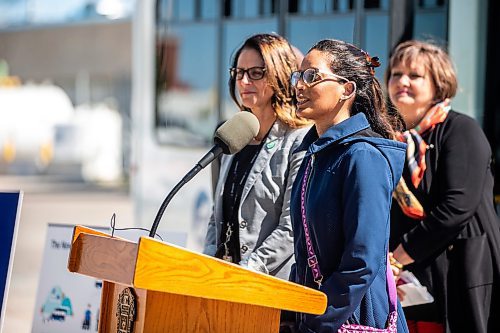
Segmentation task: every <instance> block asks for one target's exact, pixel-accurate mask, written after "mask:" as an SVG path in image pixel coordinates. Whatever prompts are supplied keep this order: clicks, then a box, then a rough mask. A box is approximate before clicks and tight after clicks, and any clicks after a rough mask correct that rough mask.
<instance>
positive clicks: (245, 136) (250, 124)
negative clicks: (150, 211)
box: [149, 111, 260, 238]
mask: <svg viewBox="0 0 500 333" xmlns="http://www.w3.org/2000/svg"><path fill="white" fill-rule="evenodd" d="M259 129H260V124H259V120H258V119H257V117H256V116H255V115H254V114H253V113H251V112H247V111H240V112H238V113H236V114H235V115H234V116H233V117H231V118H230V119H228V120H227V121H226V122H225V123H224V124H222V125H221V126H220V127H219V128H218V129H217V130H216V131H215V135H214V146H213V147H212V149H210V150H209V151H208V153H206V154H205V156H203V157H202V158H201V159H200V160H199V161H198V163H196V165H195V166H194V167H193V168H192V169H191V170H190V171H189V172H188V173H187V174H186V175H185V176H184V177H183V178H182V179H181V181H180V182H179V183H177V185H175V186H174V188H173V189H172V191H170V193H169V194H168V195H167V197H166V198H165V200H164V201H163V203H162V204H161V206H160V209H159V210H158V213H157V214H156V217H155V220H154V222H153V225H152V226H151V230H150V232H149V237H152V238H154V236H155V235H156V230H157V229H158V225H159V224H160V220H161V217H162V216H163V213H164V212H165V209H166V208H167V205H168V204H169V202H170V200H172V198H173V197H174V195H175V194H176V193H177V192H178V191H179V190H180V189H181V187H182V186H184V185H185V184H186V183H187V182H188V181H190V180H191V179H192V178H193V177H194V176H196V175H197V174H198V172H200V171H201V170H202V169H203V168H205V167H206V166H207V165H209V164H210V163H211V162H212V161H213V160H215V159H216V158H217V157H219V156H220V155H221V154H222V153H224V154H229V155H232V154H236V153H237V152H239V151H240V150H242V149H243V148H244V147H245V146H246V145H248V144H249V143H250V141H252V139H253V138H254V137H255V136H256V135H257V134H258V133H259Z"/></svg>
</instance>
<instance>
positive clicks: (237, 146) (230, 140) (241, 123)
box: [214, 111, 260, 154]
mask: <svg viewBox="0 0 500 333" xmlns="http://www.w3.org/2000/svg"><path fill="white" fill-rule="evenodd" d="M259 129H260V124H259V120H258V119H257V117H256V116H255V115H254V114H253V113H251V112H247V111H240V112H238V113H237V114H235V115H234V116H233V117H231V118H229V119H228V120H227V121H226V122H225V123H224V124H222V125H221V126H220V127H219V128H218V129H217V131H215V137H214V141H215V142H216V143H217V144H219V145H220V146H221V147H222V150H223V152H224V154H236V153H237V152H239V151H240V150H242V149H243V148H244V147H245V146H246V145H247V144H249V143H250V141H252V139H253V138H254V137H255V136H256V135H257V134H258V133H259Z"/></svg>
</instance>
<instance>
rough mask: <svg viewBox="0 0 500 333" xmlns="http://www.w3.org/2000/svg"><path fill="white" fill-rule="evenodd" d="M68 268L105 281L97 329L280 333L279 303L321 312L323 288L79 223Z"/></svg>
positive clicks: (145, 332)
mask: <svg viewBox="0 0 500 333" xmlns="http://www.w3.org/2000/svg"><path fill="white" fill-rule="evenodd" d="M68 269H69V270H70V271H71V272H75V273H80V274H83V275H87V276H91V277H94V278H97V279H101V280H103V289H102V296H101V309H100V317H99V332H100V333H111V332H113V333H115V332H117V333H128V332H133V333H155V332H172V333H191V332H203V333H238V332H241V333H267V332H269V333H271V332H272V333H277V332H278V331H279V319H280V311H281V310H290V311H296V312H304V313H312V314H322V313H324V311H325V308H326V295H325V294H323V293H321V292H319V291H317V290H313V289H310V288H306V287H304V286H300V285H297V284H295V283H291V282H288V281H283V280H281V279H278V278H275V277H272V276H269V275H266V274H261V273H257V272H253V271H250V270H248V269H244V268H242V267H240V266H238V265H234V264H231V263H228V262H225V261H223V260H219V259H216V258H212V257H209V256H206V255H203V254H200V253H196V252H193V251H189V250H186V249H184V248H181V247H177V246H174V245H170V244H167V243H164V242H160V241H157V240H155V239H152V238H150V237H141V238H140V240H139V242H138V243H135V242H131V241H128V240H124V239H121V238H116V237H114V238H112V237H111V236H110V235H107V234H104V233H101V232H98V231H95V230H92V229H89V228H85V227H82V226H77V227H75V229H74V234H73V242H72V246H71V252H70V256H69V260H68Z"/></svg>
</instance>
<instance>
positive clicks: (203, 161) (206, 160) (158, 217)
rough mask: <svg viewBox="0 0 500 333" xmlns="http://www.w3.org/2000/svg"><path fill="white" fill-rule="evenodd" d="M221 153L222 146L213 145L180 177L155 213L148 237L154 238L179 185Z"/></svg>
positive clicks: (182, 184) (181, 185)
mask: <svg viewBox="0 0 500 333" xmlns="http://www.w3.org/2000/svg"><path fill="white" fill-rule="evenodd" d="M222 153H223V148H222V147H221V146H220V145H215V146H214V147H213V148H212V149H210V151H209V152H208V153H207V154H206V155H205V156H203V157H202V159H201V160H200V161H198V163H196V165H195V166H194V167H193V168H192V169H191V170H190V171H189V172H188V173H187V174H186V175H185V176H184V177H183V178H182V179H181V181H180V182H178V183H177V185H175V186H174V188H173V189H172V190H171V191H170V193H169V194H168V195H167V197H166V198H165V200H163V202H162V204H161V206H160V209H159V210H158V213H156V217H155V220H154V222H153V225H152V226H151V230H150V232H149V237H151V238H154V237H155V235H156V230H157V229H158V225H159V224H160V220H161V217H162V216H163V213H164V212H165V209H166V208H167V206H168V204H169V203H170V200H172V198H173V197H174V195H175V194H176V193H177V192H179V190H180V189H181V187H183V186H184V185H185V184H186V183H187V182H188V181H190V180H191V179H192V178H193V177H194V176H196V174H198V172H200V171H201V170H202V169H203V168H204V167H206V166H207V165H208V164H210V162H212V161H213V160H214V159H215V158H216V157H217V156H219V155H220V154H222Z"/></svg>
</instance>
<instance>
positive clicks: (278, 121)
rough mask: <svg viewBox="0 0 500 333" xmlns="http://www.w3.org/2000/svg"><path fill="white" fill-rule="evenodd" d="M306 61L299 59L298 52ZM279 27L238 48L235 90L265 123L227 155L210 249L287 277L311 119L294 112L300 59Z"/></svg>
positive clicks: (236, 97) (208, 237) (243, 107)
mask: <svg viewBox="0 0 500 333" xmlns="http://www.w3.org/2000/svg"><path fill="white" fill-rule="evenodd" d="M299 61H300V59H299ZM299 61H298V60H297V58H296V55H295V54H294V51H293V49H292V47H291V46H290V44H289V43H288V42H287V41H286V40H285V39H284V38H283V37H281V36H279V35H276V34H257V35H254V36H251V37H249V38H248V39H247V40H245V42H244V43H243V45H242V46H241V47H239V48H238V50H237V51H236V53H235V56H234V59H233V61H232V67H231V68H230V75H231V77H230V80H229V90H230V94H231V97H232V99H233V100H234V102H235V103H236V105H237V106H238V107H239V109H240V110H241V111H240V112H252V113H253V114H254V115H255V116H256V117H257V118H258V120H259V123H260V130H259V133H258V134H257V136H256V137H255V138H254V140H253V142H251V143H250V144H249V145H247V146H246V147H245V148H243V149H242V150H241V151H240V152H239V153H237V154H235V155H234V156H233V155H231V156H229V155H224V156H223V158H222V161H221V166H220V172H219V177H218V181H217V184H216V187H215V193H214V206H213V213H212V216H211V218H210V221H209V225H208V231H207V235H206V240H205V248H204V253H205V254H209V255H212V256H216V257H218V258H221V259H224V260H227V261H230V262H233V263H236V264H240V265H242V266H245V267H248V268H250V269H252V270H256V271H260V272H264V273H267V274H271V275H274V276H277V277H280V278H283V279H288V276H289V272H290V266H291V264H292V263H293V237H292V228H291V222H290V192H291V188H292V184H293V181H294V178H295V175H296V173H297V170H298V168H299V166H300V164H301V162H302V158H303V156H304V153H305V152H304V151H302V152H295V151H296V149H297V147H298V146H299V145H300V143H301V141H302V138H303V136H304V135H305V133H306V131H307V129H306V128H304V127H305V126H306V125H307V122H306V121H304V120H302V119H299V118H298V117H297V116H296V114H295V105H294V96H293V91H292V89H291V87H290V82H289V78H290V75H291V74H292V72H293V71H295V70H296V69H297V66H298V62H299Z"/></svg>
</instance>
